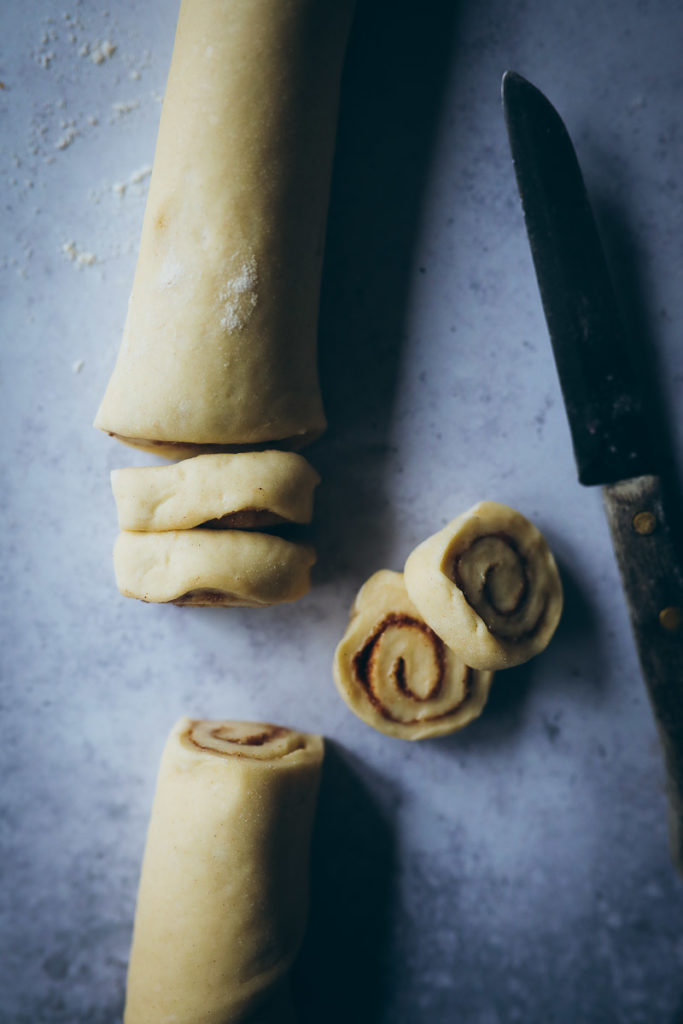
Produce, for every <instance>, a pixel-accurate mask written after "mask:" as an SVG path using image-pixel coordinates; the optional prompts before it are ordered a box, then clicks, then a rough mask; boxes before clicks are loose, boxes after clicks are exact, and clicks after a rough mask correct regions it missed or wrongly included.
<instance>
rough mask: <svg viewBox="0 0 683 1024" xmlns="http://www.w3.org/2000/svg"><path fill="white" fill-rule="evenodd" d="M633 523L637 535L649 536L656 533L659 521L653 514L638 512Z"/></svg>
mask: <svg viewBox="0 0 683 1024" xmlns="http://www.w3.org/2000/svg"><path fill="white" fill-rule="evenodd" d="M631 523H632V525H633V529H634V530H635V531H636V533H642V534H648V533H653V532H654V529H655V527H656V525H657V520H656V518H655V517H654V515H653V514H652V512H636V514H635V515H634V517H633V519H632V520H631Z"/></svg>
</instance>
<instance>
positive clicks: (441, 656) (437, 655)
mask: <svg viewBox="0 0 683 1024" xmlns="http://www.w3.org/2000/svg"><path fill="white" fill-rule="evenodd" d="M388 629H409V630H418V631H419V632H420V633H421V634H422V635H423V636H424V637H426V638H427V640H428V641H429V643H430V644H431V647H432V653H433V656H434V662H435V666H436V672H435V676H434V679H433V681H432V682H431V684H430V686H429V687H428V689H427V691H426V692H425V693H424V695H422V694H418V693H416V692H415V691H414V690H413V689H412V688H411V687H410V685H409V682H408V679H407V672H406V662H405V659H404V658H403V657H400V656H399V657H398V658H397V659H396V661H395V662H394V664H393V667H392V671H391V676H390V678H389V682H390V684H392V685H393V686H394V688H395V689H396V690H398V691H399V692H400V693H401V694H403V696H405V697H407V698H409V699H410V700H413V701H415V702H418V703H426V702H427V701H430V700H434V699H435V698H436V697H438V696H439V694H440V693H441V691H442V689H443V686H444V681H445V674H446V650H445V647H444V644H443V642H442V641H441V639H440V638H439V637H438V636H437V635H436V633H435V632H434V631H433V630H432V629H430V627H429V626H428V625H427V624H426V622H422V621H421V620H420V619H416V618H413V617H412V616H411V615H407V614H406V613H405V612H390V613H389V614H388V615H386V616H385V617H384V618H383V619H382V621H381V622H380V623H379V625H378V626H377V627H376V628H375V630H374V631H373V633H372V634H371V636H370V637H369V639H368V640H367V641H366V643H365V645H364V646H363V647H362V648H361V650H360V651H358V653H357V654H356V655H355V656H354V658H353V661H352V665H353V672H354V675H355V678H356V680H357V681H358V683H359V684H360V685H361V686H362V687H363V689H364V691H365V693H366V695H367V698H368V701H369V702H370V703H371V704H372V706H373V707H374V708H375V710H376V711H378V712H379V714H380V715H382V717H383V718H386V719H387V720H388V721H391V722H398V723H400V724H401V725H412V724H414V723H417V722H434V721H438V720H439V719H441V718H446V717H447V716H448V715H452V714H453V712H454V711H456V710H457V709H458V708H459V707H460V706H461V705H462V704H463V703H464V702H465V701H466V700H467V698H468V697H469V696H470V693H471V691H472V670H471V669H470V668H468V667H467V666H465V667H464V671H465V676H464V681H463V682H464V686H463V695H462V697H460V699H459V700H457V701H456V703H455V704H453V705H452V706H451V707H449V708H447V709H446V710H445V711H442V712H440V713H439V714H438V715H430V716H424V717H420V718H411V719H405V718H397V717H396V716H395V715H394V714H392V712H391V711H390V710H389V708H387V707H386V705H385V704H384V703H383V702H382V699H381V697H380V694H379V692H378V691H379V684H380V682H381V680H379V679H378V678H377V676H378V671H377V661H378V651H379V642H380V640H381V638H382V636H383V635H384V633H385V632H386V631H387V630H388Z"/></svg>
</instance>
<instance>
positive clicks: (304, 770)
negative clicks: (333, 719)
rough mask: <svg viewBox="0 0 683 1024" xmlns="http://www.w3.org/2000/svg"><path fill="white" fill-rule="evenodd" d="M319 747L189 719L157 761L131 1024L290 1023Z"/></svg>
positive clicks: (267, 728)
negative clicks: (290, 987) (291, 982)
mask: <svg viewBox="0 0 683 1024" xmlns="http://www.w3.org/2000/svg"><path fill="white" fill-rule="evenodd" d="M322 759H323V741H322V738H321V737H320V736H312V735H308V734H306V733H301V732H295V731H293V730H290V729H285V728H283V727H280V726H273V725H264V724H261V723H249V722H220V721H192V720H190V719H188V718H184V719H181V720H180V721H179V722H178V723H177V724H176V725H175V727H174V728H173V730H172V732H171V735H170V736H169V739H168V741H167V743H166V747H165V749H164V753H163V756H162V759H161V766H160V770H159V777H158V781H157V787H156V794H155V797H154V804H153V809H152V813H151V818H150V823H149V831H148V834H147V843H146V848H145V854H144V859H143V864H142V872H141V877H140V885H139V891H138V899H137V908H136V913H135V926H134V931H133V941H132V948H131V953H130V960H129V967H128V983H127V991H126V1008H125V1014H124V1022H125V1024H167V1022H168V1021H173V1022H174V1024H199V1022H200V1021H201V1022H202V1024H238V1022H239V1024H243V1022H246V1021H247V1020H248V1021H253V1022H256V1021H258V1022H259V1024H261V1022H262V1021H266V1020H267V1021H273V1022H275V1021H278V1022H284V1021H285V1020H287V1021H289V1020H290V1013H289V1011H290V1009H291V1005H290V1002H289V995H288V991H287V975H288V971H289V969H290V967H291V965H292V963H293V961H294V959H295V957H296V954H297V952H298V949H299V946H300V943H301V940H302V937H303V933H304V929H305V926H306V917H307V910H308V862H309V846H310V836H311V828H312V823H313V817H314V812H315V804H316V799H317V793H318V786H319V779H320V769H321V764H322Z"/></svg>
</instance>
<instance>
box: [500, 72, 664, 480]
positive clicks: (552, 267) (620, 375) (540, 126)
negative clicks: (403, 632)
mask: <svg viewBox="0 0 683 1024" xmlns="http://www.w3.org/2000/svg"><path fill="white" fill-rule="evenodd" d="M503 105H504V110H505V119H506V123H507V129H508V135H509V138H510V147H511V149H512V157H513V163H514V167H515V173H516V176H517V184H518V186H519V191H520V195H521V197H522V207H523V210H524V219H525V222H526V227H527V233H528V235H529V243H530V245H531V252H532V256H533V259H534V265H535V268H536V276H537V278H538V283H539V287H540V291H541V298H542V301H543V308H544V310H545V315H546V319H547V321H548V328H549V330H550V337H551V341H552V344H553V351H554V354H555V362H556V364H557V369H558V373H559V376H560V380H561V383H562V389H563V391H564V394H565V401H566V405H567V415H568V418H569V426H570V429H571V434H572V441H573V445H574V454H575V457H576V463H577V466H578V470H579V480H580V481H581V483H583V484H604V483H609V482H611V481H614V480H624V479H625V478H627V477H632V476H640V475H642V474H643V473H652V472H654V471H655V470H656V463H655V458H654V449H653V445H652V443H651V440H650V437H649V430H648V425H647V421H646V418H645V415H644V412H643V403H642V399H641V396H640V391H639V388H638V386H637V384H636V380H635V379H634V375H633V373H632V372H631V369H630V367H629V364H628V360H627V356H626V353H627V346H626V344H625V338H624V328H623V324H622V321H621V318H620V314H619V311H618V308H617V304H616V301H615V297H614V291H613V289H612V284H611V281H610V277H609V273H608V270H607V264H606V262H605V257H604V255H603V250H602V246H601V244H600V239H599V236H598V232H597V228H596V225H595V221H594V219H593V214H592V211H591V208H590V204H589V202H588V196H587V194H586V189H585V186H584V182H583V177H582V175H581V170H580V168H579V164H578V161H577V159H576V154H575V153H574V147H573V146H572V143H571V139H570V138H569V135H568V134H567V130H566V128H565V126H564V124H563V123H562V121H561V119H560V117H559V115H558V113H557V111H556V110H555V109H554V107H553V106H552V105H551V104H550V103H549V102H548V100H547V99H546V98H545V96H544V95H543V94H542V93H541V92H539V90H538V89H536V88H535V86H533V85H531V83H530V82H527V80H526V79H525V78H522V76H521V75H518V74H516V73H515V72H512V71H508V72H506V74H505V76H504V78H503Z"/></svg>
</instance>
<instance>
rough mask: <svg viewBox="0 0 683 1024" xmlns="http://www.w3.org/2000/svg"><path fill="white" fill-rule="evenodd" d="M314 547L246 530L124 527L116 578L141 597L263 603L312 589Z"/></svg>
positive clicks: (229, 603)
mask: <svg viewBox="0 0 683 1024" xmlns="http://www.w3.org/2000/svg"><path fill="white" fill-rule="evenodd" d="M314 562H315V552H314V550H313V548H312V547H310V546H309V545H308V544H293V543H292V542H291V541H288V540H283V538H282V537H275V536H272V535H271V534H267V533H251V532H247V531H244V530H169V531H168V532H166V533H132V532H130V531H128V530H124V531H123V533H120V534H119V536H118V538H117V540H116V544H115V545H114V571H115V573H116V583H117V586H118V588H119V590H120V591H121V593H122V594H123V595H124V596H125V597H136V598H138V600H140V601H154V602H173V603H174V604H182V605H186V604H191V605H224V606H244V607H253V608H262V607H265V606H266V605H271V604H280V603H282V602H285V601H296V600H297V599H298V598H299V597H302V596H303V595H304V594H305V593H307V592H308V590H309V589H310V582H311V581H310V569H311V566H312V565H313V563H314Z"/></svg>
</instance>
